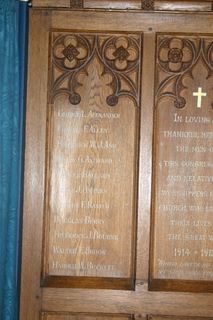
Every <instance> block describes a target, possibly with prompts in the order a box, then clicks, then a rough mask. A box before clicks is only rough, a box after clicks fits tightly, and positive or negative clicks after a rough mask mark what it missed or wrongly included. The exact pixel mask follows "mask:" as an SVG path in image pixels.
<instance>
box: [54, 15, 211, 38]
mask: <svg viewBox="0 0 213 320" xmlns="http://www.w3.org/2000/svg"><path fill="white" fill-rule="evenodd" d="M61 14H62V12H60V11H55V10H54V11H53V12H52V24H53V25H54V28H56V29H65V30H69V29H73V30H75V29H76V26H78V29H79V30H84V29H85V25H86V26H87V30H90V31H96V30H102V31H112V30H116V32H129V31H131V30H134V32H146V31H153V32H159V31H160V32H164V33H166V32H168V28H169V30H170V32H174V33H176V32H177V26H178V30H179V32H184V33H185V32H187V33H192V34H193V33H196V32H195V28H194V22H195V20H196V21H197V24H198V25H199V30H200V33H205V34H211V32H212V29H211V28H210V26H211V25H212V14H211V13H202V14H200V13H197V12H194V13H193V14H190V13H180V14H178V22H177V19H176V14H175V13H168V12H167V13H163V14H162V13H160V12H155V13H152V12H137V11H136V12H132V11H130V12H128V21H127V17H126V13H125V12H117V11H116V12H111V11H106V12H104V11H92V10H91V11H90V10H89V11H87V12H86V11H84V10H82V11H78V10H77V11H75V12H72V14H71V15H70V12H69V11H64V12H63V17H64V18H63V20H62V19H61ZM106 21H107V24H106V23H105V22H106ZM124 22H125V23H124ZM186 26H187V29H186Z"/></svg>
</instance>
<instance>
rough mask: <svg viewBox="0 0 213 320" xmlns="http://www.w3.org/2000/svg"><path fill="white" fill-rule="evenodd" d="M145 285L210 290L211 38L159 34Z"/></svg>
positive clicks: (212, 219)
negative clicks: (148, 276)
mask: <svg viewBox="0 0 213 320" xmlns="http://www.w3.org/2000/svg"><path fill="white" fill-rule="evenodd" d="M156 56H157V63H156V84H155V88H156V109H155V120H154V126H155V131H154V152H155V158H154V173H153V208H152V226H153V227H152V257H151V280H150V288H151V289H156V290H158V289H162V290H177V291H178V290H183V291H184V290H186V291H212V290H213V286H212V283H213V282H212V280H213V90H212V84H213V37H209V36H206V37H205V36H202V37H198V36H180V35H175V36H174V35H158V36H157V55H156Z"/></svg>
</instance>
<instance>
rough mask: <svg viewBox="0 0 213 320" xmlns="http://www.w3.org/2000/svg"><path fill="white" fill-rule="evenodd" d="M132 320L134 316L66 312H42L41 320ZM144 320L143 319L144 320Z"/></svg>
mask: <svg viewBox="0 0 213 320" xmlns="http://www.w3.org/2000/svg"><path fill="white" fill-rule="evenodd" d="M111 319H113V320H131V319H135V318H134V316H133V315H113V314H110V315H109V314H108V315H107V314H83V313H78V314H74V313H65V312H42V313H41V320H111ZM142 320H143V319H142Z"/></svg>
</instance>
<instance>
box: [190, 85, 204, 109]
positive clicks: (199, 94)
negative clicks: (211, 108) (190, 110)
mask: <svg viewBox="0 0 213 320" xmlns="http://www.w3.org/2000/svg"><path fill="white" fill-rule="evenodd" d="M193 96H194V97H197V108H201V107H202V97H206V96H207V93H206V92H202V88H201V87H198V91H197V92H193Z"/></svg>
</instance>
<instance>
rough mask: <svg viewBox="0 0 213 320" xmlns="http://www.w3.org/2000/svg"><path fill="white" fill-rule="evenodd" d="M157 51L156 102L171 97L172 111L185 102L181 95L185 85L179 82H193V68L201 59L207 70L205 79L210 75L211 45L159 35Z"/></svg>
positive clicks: (212, 51) (211, 70)
mask: <svg viewBox="0 0 213 320" xmlns="http://www.w3.org/2000/svg"><path fill="white" fill-rule="evenodd" d="M157 52H158V53H157V78H158V79H161V81H159V84H158V87H157V90H156V100H157V102H158V101H159V100H160V99H162V98H163V97H171V98H173V100H174V106H175V107H176V108H178V109H181V108H184V107H185V105H186V100H185V98H184V97H182V96H181V92H182V90H183V89H186V86H185V85H184V84H183V79H184V78H185V77H186V76H188V77H189V78H191V79H193V69H194V68H195V66H196V65H197V63H198V62H199V61H201V60H202V62H203V64H204V66H205V68H206V70H207V78H208V77H210V76H211V75H212V74H213V42H210V41H207V40H206V39H203V38H201V39H197V38H196V39H193V38H191V39H188V38H184V37H165V36H164V37H161V36H159V38H158V48H157ZM162 79H163V80H162ZM168 88H170V89H169V90H168Z"/></svg>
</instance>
